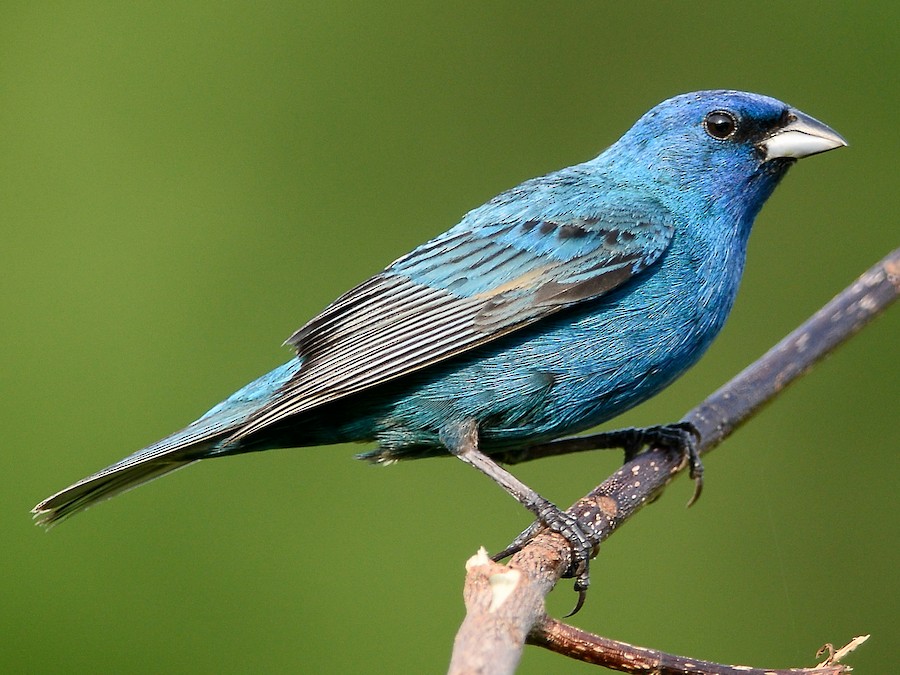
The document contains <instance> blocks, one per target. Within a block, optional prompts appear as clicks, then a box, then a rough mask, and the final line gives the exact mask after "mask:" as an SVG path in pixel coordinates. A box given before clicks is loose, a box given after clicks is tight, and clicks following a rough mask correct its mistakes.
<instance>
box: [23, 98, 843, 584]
mask: <svg viewBox="0 0 900 675" xmlns="http://www.w3.org/2000/svg"><path fill="white" fill-rule="evenodd" d="M843 145H846V143H845V141H844V140H843V139H842V138H841V136H839V135H838V134H837V133H835V132H834V131H833V130H832V129H830V128H829V127H827V126H825V125H824V124H822V123H821V122H818V121H817V120H815V119H813V118H811V117H809V116H807V115H805V114H803V113H801V112H799V111H797V110H795V109H793V108H791V107H789V106H787V105H786V104H784V103H782V102H780V101H777V100H775V99H772V98H769V97H766V96H760V95H756V94H749V93H743V92H737V91H702V92H695V93H690V94H684V95H681V96H676V97H674V98H671V99H669V100H667V101H664V102H663V103H661V104H659V105H657V106H656V107H655V108H653V109H652V110H650V111H649V112H647V113H646V114H645V115H644V116H643V117H641V118H640V119H639V120H638V121H637V123H636V124H635V125H634V126H633V127H632V128H631V129H630V130H629V131H628V132H627V133H626V134H625V135H624V136H622V138H620V139H619V140H618V141H617V142H616V143H614V144H613V145H612V146H610V147H609V148H608V149H607V150H605V151H604V152H603V153H602V154H600V155H599V156H598V157H596V158H594V159H591V160H589V161H587V162H584V163H581V164H576V165H575V166H572V167H569V168H566V169H562V170H559V171H556V172H554V173H550V174H548V175H546V176H542V177H539V178H534V179H532V180H528V181H525V182H524V183H522V184H521V185H519V186H517V187H515V188H513V189H511V190H508V191H506V192H504V193H502V194H500V195H498V196H497V197H494V198H493V199H492V200H490V201H489V202H487V203H486V204H484V205H483V206H480V207H478V208H476V209H474V210H472V211H470V212H469V213H467V214H466V215H465V216H464V217H463V219H462V220H461V221H460V222H459V223H458V224H457V225H455V226H454V227H452V228H451V229H450V230H448V231H447V232H445V233H444V234H441V235H439V236H437V237H435V238H434V239H432V240H431V241H429V242H427V243H425V244H423V245H421V246H419V247H418V248H416V249H415V250H413V251H412V252H411V253H409V254H407V255H405V256H403V257H402V258H399V259H398V260H396V261H395V262H393V263H391V264H390V265H389V266H388V267H387V268H386V269H385V270H384V271H383V272H381V273H379V274H377V275H375V276H374V277H372V278H371V279H368V280H367V281H364V282H363V283H361V284H360V285H359V286H357V287H355V288H353V289H352V290H350V291H348V292H347V293H345V294H344V295H342V296H341V297H340V298H338V299H337V300H335V301H334V302H333V303H332V304H331V305H329V306H328V307H326V308H325V310H324V311H323V312H322V313H321V314H319V315H318V316H316V317H314V318H313V319H311V320H310V321H309V322H308V323H306V325H304V326H303V327H302V328H300V329H299V330H298V331H297V332H296V333H294V334H293V335H292V336H291V337H290V338H289V339H288V340H287V344H290V345H291V346H292V347H293V348H294V349H295V350H296V356H295V357H294V358H292V359H291V360H290V361H289V362H287V363H286V364H284V365H282V366H280V367H279V368H276V369H275V370H273V371H271V372H270V373H268V374H266V375H263V376H262V377H260V378H259V379H257V380H255V381H254V382H251V383H250V384H248V385H247V386H245V387H244V388H243V389H241V390H239V391H238V392H236V393H235V394H233V395H232V396H230V397H229V398H227V399H226V400H224V401H223V402H221V403H219V404H218V405H216V406H215V407H214V408H212V409H211V410H210V411H209V412H207V413H206V414H205V415H203V416H202V417H200V418H199V419H198V420H197V421H195V422H193V423H191V424H190V425H188V426H187V427H186V428H184V429H182V430H181V431H178V432H176V433H174V434H172V435H171V436H169V437H167V438H164V439H163V440H161V441H159V442H157V443H155V444H153V445H150V446H149V447H146V448H144V449H143V450H140V451H138V452H136V453H134V454H132V455H130V456H129V457H126V458H125V459H123V460H121V461H119V462H117V463H115V464H113V465H112V466H109V467H107V468H106V469H103V470H102V471H99V472H98V473H95V474H93V475H91V476H88V477H87V478H84V479H83V480H81V481H79V482H77V483H75V484H74V485H72V486H71V487H68V488H66V489H65V490H62V491H61V492H58V493H57V494H55V495H53V496H52V497H49V498H48V499H46V500H44V501H43V502H41V503H40V504H38V505H37V506H36V507H35V508H34V511H33V512H34V514H35V517H36V519H37V520H38V521H39V522H40V523H42V524H45V525H49V524H52V523H54V522H56V521H59V520H60V519H62V518H65V517H67V516H69V515H71V514H73V513H76V512H78V511H80V510H82V509H84V508H86V507H88V506H90V505H92V504H93V503H95V502H97V501H100V500H102V499H105V498H108V497H111V496H113V495H115V494H118V493H120V492H123V491H125V490H127V489H129V488H132V487H135V486H137V485H139V484H141V483H144V482H147V481H149V480H151V479H153V478H156V477H158V476H162V475H164V474H166V473H169V472H170V471H173V470H175V469H178V468H181V467H183V466H186V465H187V464H190V463H191V462H194V461H196V460H199V459H206V458H210V457H222V456H225V455H233V454H238V453H244V452H252V451H257V450H267V449H270V448H281V447H297V446H314V445H323V444H329V443H342V442H346V441H374V442H375V443H376V444H377V446H376V448H375V449H373V450H371V451H369V452H366V453H364V454H363V455H361V457H363V458H365V459H368V460H370V461H373V462H379V463H389V462H393V461H395V460H401V459H413V458H419V457H428V456H434V455H442V454H448V453H450V454H454V455H456V456H458V457H460V458H461V459H463V460H465V461H467V462H469V463H470V464H473V465H475V466H476V467H477V468H479V469H481V470H482V471H485V472H486V473H488V474H489V475H490V476H491V477H493V478H494V479H495V480H497V481H498V482H499V483H501V485H502V486H503V487H504V488H505V489H506V490H507V491H509V492H510V493H511V494H512V495H513V496H514V497H516V498H517V499H518V500H519V501H521V502H522V503H523V504H525V505H526V506H527V507H528V508H529V509H531V510H532V511H533V512H534V513H535V514H537V516H538V519H539V521H540V522H542V523H544V524H545V525H547V526H549V527H551V529H554V530H556V531H558V532H561V533H563V534H564V535H565V536H566V538H567V539H568V540H569V541H570V543H572V546H573V560H574V561H575V563H577V564H575V565H574V566H573V569H571V570H570V574H569V576H578V578H579V583H580V584H581V586H582V588H583V587H586V584H587V572H586V566H587V557H588V552H589V551H590V541H588V539H589V538H588V537H587V536H586V535H585V534H584V533H583V532H582V531H581V530H580V529H579V527H578V526H577V524H575V523H573V522H571V521H569V520H567V518H566V516H565V514H564V513H562V512H561V511H560V510H559V509H557V508H556V507H555V506H553V505H552V504H550V503H549V502H547V501H546V500H543V499H542V498H541V497H540V496H539V495H537V494H536V493H534V492H533V491H531V490H530V489H529V488H528V487H527V486H525V485H524V484H522V483H520V482H518V481H517V480H516V479H515V478H514V477H513V476H511V475H510V474H509V473H508V472H506V471H505V470H504V469H502V468H501V467H500V466H499V465H497V464H496V463H495V462H494V461H493V460H491V459H490V455H491V454H492V453H493V454H499V453H501V452H502V451H504V450H507V449H510V448H521V447H527V446H529V445H532V444H535V443H539V442H544V441H547V440H550V439H554V438H557V437H559V436H561V435H563V434H569V433H572V432H577V431H581V430H584V429H587V428H589V427H592V426H595V425H597V424H600V423H601V422H604V421H606V420H608V419H610V418H612V417H614V416H616V415H618V414H619V413H621V412H623V411H625V410H627V409H628V408H631V407H632V406H634V405H636V404H638V403H640V402H641V401H644V400H646V399H647V398H648V397H650V396H653V395H654V394H655V393H657V392H659V391H660V390H661V389H662V388H663V387H665V386H667V385H668V384H670V383H671V382H672V381H673V380H674V379H675V378H677V377H678V376H679V375H681V374H682V373H683V372H684V371H685V370H686V369H687V368H688V367H689V366H691V365H692V364H693V363H694V362H696V361H697V359H698V358H699V357H700V356H701V354H702V353H703V352H704V351H705V350H706V348H707V347H708V346H709V344H710V342H711V341H712V339H713V338H714V337H715V335H716V334H717V333H718V332H719V330H720V329H721V328H722V325H723V323H724V321H725V319H726V317H727V315H728V313H729V311H730V310H731V306H732V303H733V301H734V298H735V294H736V293H737V289H738V283H739V281H740V278H741V273H742V271H743V267H744V257H745V249H746V244H747V238H748V236H749V234H750V228H751V225H752V224H753V221H754V218H755V217H756V214H757V213H758V212H759V210H760V208H761V207H762V205H763V203H764V202H765V201H766V199H767V198H768V197H769V195H770V194H771V193H772V191H773V189H774V188H775V186H776V185H777V184H778V182H779V181H780V180H781V178H782V177H783V176H784V174H785V172H786V171H787V169H788V168H789V167H790V166H791V165H792V164H794V162H795V161H796V159H798V158H801V157H805V156H807V155H812V154H816V153H820V152H825V151H827V150H831V149H833V148H837V147H840V146H843ZM653 429H655V430H657V431H659V430H662V436H663V437H665V434H666V433H667V432H668V433H670V436H669V437H671V433H674V434H675V437H677V438H680V437H681V436H684V435H685V434H684V433H683V432H684V430H683V429H679V428H677V426H670V427H657V428H653ZM679 434H681V436H680V435H679ZM653 437H654V435H653V434H652V433H649V432H648V435H647V436H641V435H640V434H638V436H637V438H640V439H642V440H646V439H649V438H653ZM681 445H684V446H685V447H689V446H690V445H691V443H690V441H689V439H685V440H684V441H683V443H681ZM692 460H693V461H694V462H695V466H694V467H693V468H694V469H695V470H696V473H697V474H699V463H698V462H697V460H696V458H692ZM576 587H578V585H577V584H576Z"/></svg>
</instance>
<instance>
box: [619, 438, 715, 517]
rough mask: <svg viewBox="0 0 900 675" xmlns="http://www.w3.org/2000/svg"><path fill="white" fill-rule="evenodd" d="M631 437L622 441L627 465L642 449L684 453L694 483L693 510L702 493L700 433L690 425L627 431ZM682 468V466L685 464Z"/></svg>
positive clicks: (690, 501) (691, 502)
mask: <svg viewBox="0 0 900 675" xmlns="http://www.w3.org/2000/svg"><path fill="white" fill-rule="evenodd" d="M624 431H625V432H628V433H630V435H629V436H628V437H627V438H625V439H623V442H624V444H625V446H624V447H625V461H626V462H627V461H629V460H631V459H634V457H635V456H636V455H637V454H638V452H639V451H640V449H641V448H643V447H646V446H652V445H660V446H663V447H666V448H670V449H672V450H675V451H677V452H679V453H681V455H682V457H683V461H684V462H687V465H688V469H689V474H690V476H691V479H692V480H693V481H694V494H693V495H691V498H690V500H689V501H688V503H687V505H688V506H693V505H694V504H695V503H696V502H697V500H698V499H700V494H701V493H702V492H703V462H701V461H700V449H699V443H700V440H701V437H700V431H699V430H698V429H697V427H696V426H694V424H693V423H691V422H676V423H675V424H663V425H660V426H655V427H647V428H644V429H627V430H624ZM682 466H683V464H682Z"/></svg>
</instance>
